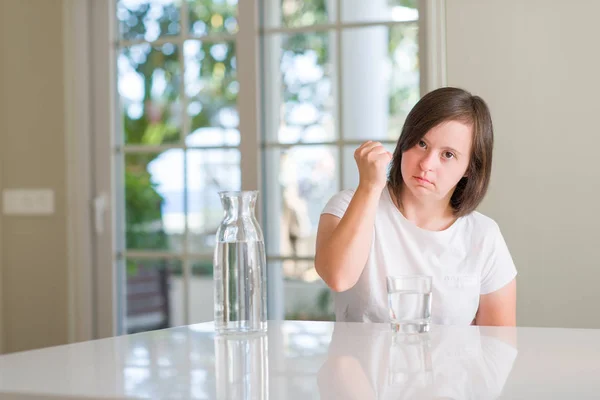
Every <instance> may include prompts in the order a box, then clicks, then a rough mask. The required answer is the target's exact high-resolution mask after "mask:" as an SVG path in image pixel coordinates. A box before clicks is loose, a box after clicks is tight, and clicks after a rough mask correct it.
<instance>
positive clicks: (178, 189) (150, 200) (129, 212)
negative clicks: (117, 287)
mask: <svg viewBox="0 0 600 400" xmlns="http://www.w3.org/2000/svg"><path fill="white" fill-rule="evenodd" d="M125 219H126V229H125V234H126V241H127V248H128V249H136V250H163V251H167V250H172V251H181V247H182V245H181V244H182V236H183V233H184V210H183V151H182V150H180V149H171V150H167V151H164V152H162V153H149V154H127V155H126V156H125Z"/></svg>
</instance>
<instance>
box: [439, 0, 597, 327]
mask: <svg viewBox="0 0 600 400" xmlns="http://www.w3.org/2000/svg"><path fill="white" fill-rule="evenodd" d="M446 7H447V10H446V11H447V14H446V18H447V21H446V23H447V68H448V70H447V74H448V75H447V76H448V85H449V86H459V87H463V88H466V89H468V90H470V91H471V92H472V93H474V94H478V95H481V96H482V97H483V98H484V99H485V100H486V101H487V102H488V104H489V106H490V108H491V111H492V118H493V121H494V124H495V139H496V145H495V152H494V166H493V172H492V183H491V189H490V192H489V193H488V196H487V198H486V200H485V202H484V204H483V205H482V207H481V211H482V212H484V213H486V214H488V215H490V216H491V217H493V218H494V219H495V220H496V221H497V222H498V223H499V224H500V228H501V229H502V231H503V233H504V236H505V238H506V240H507V242H508V245H509V248H510V249H511V252H512V254H513V258H514V260H515V262H516V265H517V268H518V270H519V276H518V279H517V280H518V315H517V318H518V324H519V325H521V326H560V327H589V328H591V327H594V328H600V312H598V311H597V309H598V306H599V305H600V290H599V289H600V261H599V258H598V253H597V249H598V248H600V243H599V242H600V234H598V232H599V228H600V213H599V209H600V201H599V200H598V197H599V196H600V165H599V160H600V132H599V128H598V125H599V124H598V116H599V115H600V96H599V93H600V73H599V71H600V47H599V46H598V38H599V37H600V26H599V25H598V23H597V19H598V15H600V2H598V1H592V0H589V1H585V0H577V1H572V2H565V1H561V2H554V1H545V0H527V1H523V0H503V1H492V0H487V1H482V0H449V1H447V2H446Z"/></svg>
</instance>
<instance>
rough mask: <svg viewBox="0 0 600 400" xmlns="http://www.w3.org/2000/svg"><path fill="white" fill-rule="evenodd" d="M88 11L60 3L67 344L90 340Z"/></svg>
mask: <svg viewBox="0 0 600 400" xmlns="http://www.w3.org/2000/svg"><path fill="white" fill-rule="evenodd" d="M89 11H90V10H89V3H88V1H79V0H65V1H63V46H64V75H63V76H64V82H65V98H64V104H65V146H66V157H67V170H66V183H67V185H66V186H67V263H68V268H67V271H68V275H67V276H68V286H67V287H68V292H69V293H68V318H67V321H68V341H69V343H73V342H77V341H84V340H90V339H93V338H94V332H93V313H94V306H93V298H92V296H91V294H92V293H93V291H92V271H93V262H92V259H91V254H92V244H93V242H92V241H93V238H92V226H91V209H90V204H91V199H92V186H91V182H90V178H91V163H90V152H91V146H90V139H91V98H90V85H89V81H90V63H89V61H90V53H89V46H88V38H89V31H88V26H89V20H90V15H89Z"/></svg>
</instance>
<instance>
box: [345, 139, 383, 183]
mask: <svg viewBox="0 0 600 400" xmlns="http://www.w3.org/2000/svg"><path fill="white" fill-rule="evenodd" d="M354 159H355V160H356V165H357V166H358V174H359V176H360V180H359V184H358V185H359V186H362V187H365V188H366V189H370V190H379V191H382V190H383V189H384V188H385V185H386V181H387V177H386V172H387V166H388V164H389V163H390V161H391V160H392V153H390V152H389V151H387V150H386V149H385V147H383V146H382V145H381V143H379V142H372V141H370V140H369V141H368V142H365V143H363V144H362V145H361V146H360V147H359V148H358V149H356V151H355V152H354Z"/></svg>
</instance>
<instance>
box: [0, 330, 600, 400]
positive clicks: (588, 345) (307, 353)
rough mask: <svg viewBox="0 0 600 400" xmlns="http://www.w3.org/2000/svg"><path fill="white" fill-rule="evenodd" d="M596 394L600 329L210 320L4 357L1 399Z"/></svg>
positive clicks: (599, 390)
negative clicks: (417, 331) (222, 328)
mask: <svg viewBox="0 0 600 400" xmlns="http://www.w3.org/2000/svg"><path fill="white" fill-rule="evenodd" d="M124 397H133V398H136V397H140V398H158V399H169V398H197V399H221V398H222V399H229V398H232V399H276V400H279V399H302V400H309V399H318V398H321V399H338V398H339V399H353V398H355V399H361V400H362V399H404V398H407V399H408V398H425V399H428V398H450V399H487V398H503V399H504V398H505V399H567V398H569V399H570V398H577V399H586V398H587V399H598V398H600V330H583V329H581V330H579V329H549V328H546V329H544V328H489V327H441V326H432V329H431V332H429V333H427V334H422V335H413V336H397V335H394V334H392V332H391V330H390V328H389V326H388V325H387V324H354V323H332V322H293V321H286V322H274V321H269V329H268V334H267V335H263V336H252V337H216V336H215V334H214V332H213V325H212V323H206V324H197V325H190V326H185V327H179V328H172V329H166V330H162V331H154V332H148V333H141V334H136V335H128V336H120V337H115V338H110V339H103V340H96V341H90V342H85V343H78V344H72V345H66V346H58V347H53V348H47V349H41V350H35V351H29V352H23V353H16V354H8V355H4V356H0V399H9V400H13V399H19V400H22V399H63V398H86V399H89V398H103V399H106V398H124Z"/></svg>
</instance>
